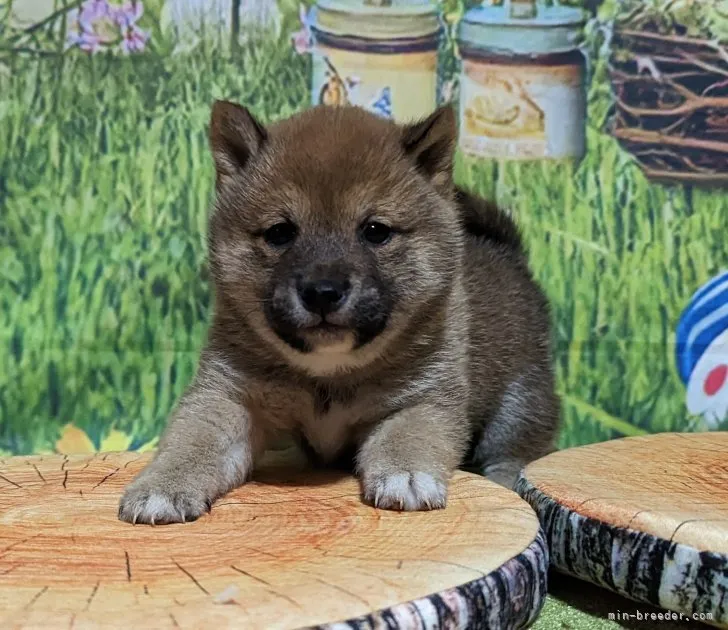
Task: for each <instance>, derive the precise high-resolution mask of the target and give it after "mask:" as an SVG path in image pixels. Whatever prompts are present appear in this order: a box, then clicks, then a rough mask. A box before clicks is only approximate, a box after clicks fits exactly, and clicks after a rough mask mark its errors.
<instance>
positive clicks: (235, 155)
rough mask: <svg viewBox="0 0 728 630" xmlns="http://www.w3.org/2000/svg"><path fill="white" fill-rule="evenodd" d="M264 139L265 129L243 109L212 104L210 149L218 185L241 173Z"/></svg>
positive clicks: (221, 103)
mask: <svg viewBox="0 0 728 630" xmlns="http://www.w3.org/2000/svg"><path fill="white" fill-rule="evenodd" d="M267 139H268V132H267V131H266V130H265V127H263V125H261V124H260V123H259V122H258V121H257V120H256V119H255V117H254V116H253V115H252V114H251V113H250V112H249V111H248V110H247V109H245V107H242V106H240V105H236V104H235V103H230V102H228V101H215V103H214V105H213V106H212V116H211V118H210V148H211V149H212V157H213V159H214V160H215V169H216V170H217V180H218V184H219V183H220V182H224V181H225V180H226V179H229V178H231V177H233V176H234V175H236V174H238V173H240V172H242V170H243V169H244V168H245V167H246V166H247V165H248V163H249V162H250V160H251V159H252V158H253V157H255V155H256V154H257V153H258V152H259V151H260V150H261V148H262V147H263V145H264V144H265V143H266V141H267Z"/></svg>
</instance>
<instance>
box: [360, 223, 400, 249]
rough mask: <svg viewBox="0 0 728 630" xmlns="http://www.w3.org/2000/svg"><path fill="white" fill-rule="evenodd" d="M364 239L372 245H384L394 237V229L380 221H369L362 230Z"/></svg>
mask: <svg viewBox="0 0 728 630" xmlns="http://www.w3.org/2000/svg"><path fill="white" fill-rule="evenodd" d="M361 235H362V238H363V239H364V240H365V241H367V243H371V244H372V245H383V244H384V243H386V242H387V241H388V240H389V239H390V238H391V237H392V228H391V227H389V226H388V225H384V223H379V221H367V222H366V223H365V224H364V225H363V226H362V230H361Z"/></svg>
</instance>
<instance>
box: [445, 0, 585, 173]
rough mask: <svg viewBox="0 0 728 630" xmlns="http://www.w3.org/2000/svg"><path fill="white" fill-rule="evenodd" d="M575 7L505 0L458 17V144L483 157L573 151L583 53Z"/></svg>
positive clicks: (580, 111) (579, 147)
mask: <svg viewBox="0 0 728 630" xmlns="http://www.w3.org/2000/svg"><path fill="white" fill-rule="evenodd" d="M582 25H583V14H582V11H581V10H579V9H574V8H571V7H566V6H560V5H558V3H555V4H552V5H548V6H547V5H545V4H542V3H539V2H535V1H534V0H510V1H509V0H505V2H504V3H503V4H501V5H495V6H480V7H476V8H474V9H471V10H470V11H468V12H467V13H466V14H465V16H464V17H463V20H462V21H461V23H460V27H459V33H458V42H459V48H460V54H461V57H462V73H461V77H460V149H461V150H462V151H463V153H466V154H470V155H476V156H479V157H485V158H502V159H560V158H579V157H581V156H582V155H583V154H584V151H585V121H586V93H585V85H584V83H585V74H586V58H585V57H584V55H583V53H582V52H581V50H580V49H579V44H580V40H581V32H582Z"/></svg>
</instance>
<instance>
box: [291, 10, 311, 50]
mask: <svg viewBox="0 0 728 630" xmlns="http://www.w3.org/2000/svg"><path fill="white" fill-rule="evenodd" d="M298 19H299V20H300V21H301V29H300V30H299V31H296V32H295V33H292V34H291V41H292V43H293V48H294V49H295V51H296V53H297V54H299V55H306V54H308V53H310V52H311V51H312V50H313V33H312V32H311V17H310V15H309V14H308V13H307V12H306V7H304V6H303V5H302V4H301V5H299V7H298Z"/></svg>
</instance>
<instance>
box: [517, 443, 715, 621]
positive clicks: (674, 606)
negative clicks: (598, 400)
mask: <svg viewBox="0 0 728 630" xmlns="http://www.w3.org/2000/svg"><path fill="white" fill-rule="evenodd" d="M517 490H518V492H519V493H520V494H521V496H523V497H524V498H525V499H526V500H528V502H529V503H530V504H531V506H532V507H533V508H534V509H535V510H536V512H537V513H538V515H539V518H540V520H541V524H542V527H543V529H544V532H545V534H546V537H547V541H548V544H549V549H550V552H551V562H552V564H553V565H554V566H555V567H556V568H558V569H560V570H562V571H564V572H566V573H569V574H571V575H574V576H576V577H579V578H582V579H586V580H589V581H591V582H594V583H595V584H599V585H601V586H605V587H607V588H609V589H611V590H614V591H616V592H617V593H619V594H621V595H626V596H627V597H630V598H632V599H634V600H637V601H643V602H647V603H650V604H653V605H656V606H660V607H662V608H667V609H669V610H672V611H676V612H678V613H680V614H682V615H683V616H684V618H686V619H688V620H691V621H692V620H696V621H703V622H712V623H714V624H718V625H728V433H725V432H723V433H697V434H695V433H692V434H688V433H664V434H658V435H650V436H644V437H633V438H625V439H621V440H611V441H609V442H603V443H600V444H591V445H589V446H582V447H578V448H571V449H566V450H563V451H559V452H556V453H552V454H551V455H548V456H546V457H544V458H543V459H540V460H538V461H536V462H534V463H532V464H529V465H528V466H527V467H526V468H525V470H524V471H523V473H522V475H521V478H520V479H519V482H518V485H517Z"/></svg>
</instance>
